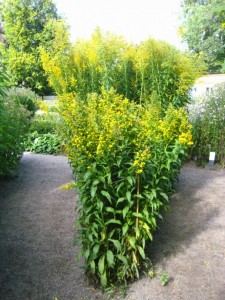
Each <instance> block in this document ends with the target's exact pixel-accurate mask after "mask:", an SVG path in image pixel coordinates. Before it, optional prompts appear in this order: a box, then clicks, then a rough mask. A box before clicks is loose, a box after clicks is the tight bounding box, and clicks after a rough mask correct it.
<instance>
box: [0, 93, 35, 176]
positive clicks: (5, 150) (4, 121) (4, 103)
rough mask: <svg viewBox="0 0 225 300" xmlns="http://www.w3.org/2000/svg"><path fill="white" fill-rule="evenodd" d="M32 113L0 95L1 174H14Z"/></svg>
mask: <svg viewBox="0 0 225 300" xmlns="http://www.w3.org/2000/svg"><path fill="white" fill-rule="evenodd" d="M29 117H30V113H29V112H28V111H27V110H26V109H25V108H24V107H23V106H22V105H20V104H19V103H17V102H14V101H13V100H12V99H8V97H6V96H0V162H1V164H0V176H12V175H13V174H14V173H15V170H16V168H17V166H18V162H19V158H20V157H21V154H22V151H23V140H24V137H25V134H26V133H27V131H28V127H29Z"/></svg>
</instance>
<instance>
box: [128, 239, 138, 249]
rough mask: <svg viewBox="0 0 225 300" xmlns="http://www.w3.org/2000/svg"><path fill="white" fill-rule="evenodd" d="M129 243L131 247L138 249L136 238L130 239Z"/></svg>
mask: <svg viewBox="0 0 225 300" xmlns="http://www.w3.org/2000/svg"><path fill="white" fill-rule="evenodd" d="M128 241H129V243H130V245H131V247H132V248H134V249H136V239H135V237H133V236H131V237H129V238H128Z"/></svg>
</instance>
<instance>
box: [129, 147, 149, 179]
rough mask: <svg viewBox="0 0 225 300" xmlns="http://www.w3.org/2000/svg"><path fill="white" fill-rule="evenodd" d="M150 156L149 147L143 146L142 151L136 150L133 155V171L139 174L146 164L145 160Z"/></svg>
mask: <svg viewBox="0 0 225 300" xmlns="http://www.w3.org/2000/svg"><path fill="white" fill-rule="evenodd" d="M149 158H150V149H149V148H145V149H144V150H143V151H138V152H137V153H136V155H135V160H134V163H133V166H134V167H135V169H136V170H135V172H136V173H137V174H141V173H142V172H143V169H144V167H145V165H146V161H147V160H148V159H149Z"/></svg>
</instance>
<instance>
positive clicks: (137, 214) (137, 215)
mask: <svg viewBox="0 0 225 300" xmlns="http://www.w3.org/2000/svg"><path fill="white" fill-rule="evenodd" d="M132 215H133V216H134V217H138V218H140V219H142V218H143V215H142V214H140V213H136V212H133V213H132Z"/></svg>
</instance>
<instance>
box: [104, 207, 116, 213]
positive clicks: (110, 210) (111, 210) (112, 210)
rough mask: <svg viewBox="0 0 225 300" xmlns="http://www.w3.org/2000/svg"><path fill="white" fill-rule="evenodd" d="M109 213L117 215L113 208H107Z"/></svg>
mask: <svg viewBox="0 0 225 300" xmlns="http://www.w3.org/2000/svg"><path fill="white" fill-rule="evenodd" d="M105 210H106V211H107V212H111V213H115V209H114V208H112V207H106V209H105Z"/></svg>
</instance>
